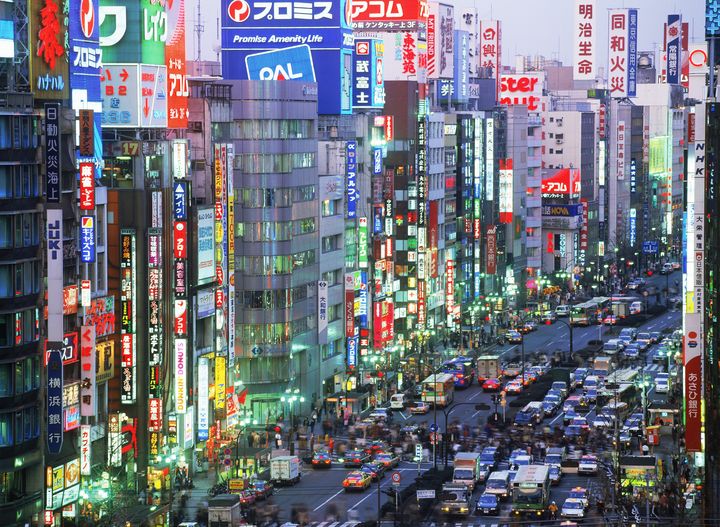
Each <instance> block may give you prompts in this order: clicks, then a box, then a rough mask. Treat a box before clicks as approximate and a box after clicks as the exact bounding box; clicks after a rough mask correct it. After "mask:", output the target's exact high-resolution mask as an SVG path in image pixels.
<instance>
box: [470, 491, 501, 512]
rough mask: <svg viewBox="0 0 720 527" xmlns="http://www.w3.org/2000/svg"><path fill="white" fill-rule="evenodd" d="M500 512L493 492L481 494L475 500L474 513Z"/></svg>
mask: <svg viewBox="0 0 720 527" xmlns="http://www.w3.org/2000/svg"><path fill="white" fill-rule="evenodd" d="M499 512H500V503H499V501H498V497H497V496H496V495H495V494H487V493H485V494H483V495H482V496H480V497H479V498H478V500H477V505H476V507H475V514H483V515H489V516H497V514H498V513H499Z"/></svg>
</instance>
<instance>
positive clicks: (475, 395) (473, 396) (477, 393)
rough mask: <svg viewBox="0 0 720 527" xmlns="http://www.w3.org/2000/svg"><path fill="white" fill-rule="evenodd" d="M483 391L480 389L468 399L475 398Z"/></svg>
mask: <svg viewBox="0 0 720 527" xmlns="http://www.w3.org/2000/svg"><path fill="white" fill-rule="evenodd" d="M481 393H483V392H482V391H480V390H478V391H477V392H475V393H474V394H473V395H472V396H471V397H468V401H472V400H473V399H475V397H477V396H478V395H480V394H481Z"/></svg>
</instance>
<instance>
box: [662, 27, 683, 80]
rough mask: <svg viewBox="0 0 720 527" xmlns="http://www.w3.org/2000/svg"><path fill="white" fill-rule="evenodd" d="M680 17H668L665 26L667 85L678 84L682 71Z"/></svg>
mask: <svg viewBox="0 0 720 527" xmlns="http://www.w3.org/2000/svg"><path fill="white" fill-rule="evenodd" d="M681 41H682V17H681V16H680V15H668V19H667V24H666V25H665V71H666V72H667V73H666V79H667V83H668V84H679V83H680V71H681V69H682V66H683V65H682V49H681Z"/></svg>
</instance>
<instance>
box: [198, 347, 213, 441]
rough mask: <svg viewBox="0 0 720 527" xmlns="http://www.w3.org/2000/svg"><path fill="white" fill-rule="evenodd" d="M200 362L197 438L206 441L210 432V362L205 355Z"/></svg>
mask: <svg viewBox="0 0 720 527" xmlns="http://www.w3.org/2000/svg"><path fill="white" fill-rule="evenodd" d="M197 364H198V374H197V375H198V385H197V390H198V392H197V393H198V402H197V408H198V411H197V438H198V441H205V440H206V439H207V438H208V437H209V434H210V400H209V397H208V393H209V392H210V362H209V361H208V359H206V358H205V357H200V358H199V359H198V361H197Z"/></svg>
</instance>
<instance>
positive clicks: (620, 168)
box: [615, 121, 625, 181]
mask: <svg viewBox="0 0 720 527" xmlns="http://www.w3.org/2000/svg"><path fill="white" fill-rule="evenodd" d="M615 139H616V141H617V152H616V158H617V162H616V176H615V177H616V178H617V180H618V181H622V180H623V179H625V121H618V125H617V136H616V137H615Z"/></svg>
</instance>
